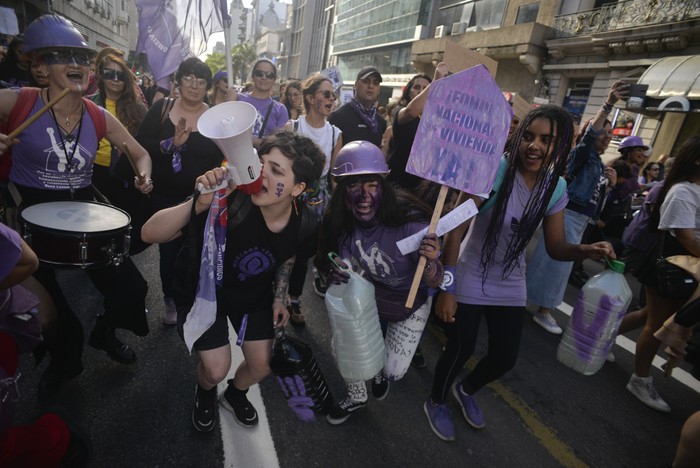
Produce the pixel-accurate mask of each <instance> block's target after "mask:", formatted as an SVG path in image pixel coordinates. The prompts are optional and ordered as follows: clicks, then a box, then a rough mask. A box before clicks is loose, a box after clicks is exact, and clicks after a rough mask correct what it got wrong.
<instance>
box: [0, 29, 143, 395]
mask: <svg viewBox="0 0 700 468" xmlns="http://www.w3.org/2000/svg"><path fill="white" fill-rule="evenodd" d="M24 52H25V53H26V54H28V55H30V57H31V59H32V60H36V61H37V64H38V66H39V67H41V68H42V69H43V70H44V71H45V72H46V73H47V74H48V87H47V88H45V89H43V90H41V92H40V93H39V94H38V95H36V96H35V95H32V96H31V97H29V98H28V99H35V100H36V101H35V104H34V105H33V107H32V109H31V111H30V116H31V115H34V114H39V117H38V119H37V121H36V122H34V123H32V124H30V125H29V126H28V127H26V128H25V129H24V130H22V131H21V132H20V133H19V134H18V135H17V138H14V139H10V138H9V137H8V136H7V135H5V134H0V157H1V156H2V154H4V153H6V152H7V150H8V149H9V147H10V146H12V168H11V170H10V174H9V179H10V182H11V184H12V185H14V186H15V187H16V188H17V192H18V193H19V195H20V196H21V199H22V200H21V205H20V206H21V208H26V207H28V206H30V205H35V204H42V203H46V202H51V201H73V202H76V203H85V202H87V201H92V200H94V197H95V193H94V190H93V188H92V185H91V183H92V176H93V167H94V161H95V155H96V153H97V148H98V143H99V142H98V132H99V133H101V132H102V130H98V129H101V128H104V137H105V138H106V139H107V140H108V141H109V142H110V144H111V145H113V146H115V147H116V148H118V149H119V150H121V151H125V152H126V153H127V154H129V155H130V156H131V157H130V159H131V162H132V164H133V166H134V167H135V168H136V171H137V173H138V175H139V177H138V178H137V179H136V181H135V185H136V187H137V188H138V189H139V190H140V191H141V192H143V193H149V192H150V191H151V190H152V189H153V181H152V180H151V158H150V157H149V155H148V153H147V152H146V150H144V149H143V148H142V147H141V146H140V145H139V144H138V143H137V142H136V140H135V139H134V138H133V137H132V136H131V135H130V134H129V132H128V131H127V130H126V129H125V128H124V126H123V125H122V124H121V123H120V122H119V120H117V119H116V118H115V117H114V116H112V115H111V114H109V113H107V112H104V109H100V108H99V107H98V106H96V105H95V104H94V103H92V102H90V101H88V100H84V99H83V97H82V93H83V92H84V91H85V89H86V88H87V84H88V75H89V72H90V60H91V59H92V57H93V56H94V55H95V51H94V50H93V49H92V48H90V47H89V46H88V44H87V43H86V42H85V39H84V38H83V36H82V34H80V32H79V31H78V30H77V29H76V28H75V27H74V26H73V25H72V24H71V23H70V21H68V20H66V19H65V18H63V17H61V16H58V15H44V16H41V17H39V18H38V19H36V20H35V21H33V22H32V23H31V24H29V26H27V28H26V30H25V47H24ZM65 88H68V90H69V92H68V94H67V95H66V96H65V97H63V99H61V100H60V101H58V103H56V104H55V105H54V106H53V107H52V108H50V109H49V110H48V111H46V112H43V108H44V106H45V104H46V103H48V102H49V101H51V99H53V98H55V97H56V96H58V95H59V94H60V93H61V91H62V90H64V89H65ZM25 95H27V96H28V94H25ZM17 101H18V93H17V91H15V90H2V91H0V119H3V120H6V119H7V118H8V117H9V116H10V113H11V111H12V109H13V107H14V105H15V103H17ZM42 112H43V113H42ZM127 148H128V151H126V150H127ZM17 202H18V203H19V200H17ZM40 260H41V258H40ZM85 271H86V273H87V274H88V276H89V277H90V279H91V280H92V282H93V284H94V285H95V286H96V288H97V289H98V290H99V291H100V292H101V293H102V294H103V296H104V309H105V312H104V315H102V316H98V317H97V324H96V326H95V329H94V330H93V332H92V333H91V335H90V340H89V343H90V345H91V346H92V347H94V348H97V349H102V350H104V351H106V352H107V354H108V355H109V356H110V357H111V358H112V359H113V360H115V361H117V362H121V363H125V364H128V363H133V362H134V361H136V355H135V353H134V351H133V350H132V349H131V348H129V346H127V345H126V344H124V343H122V342H121V341H120V340H119V339H118V338H117V337H116V335H115V328H116V327H117V326H119V327H120V328H127V329H129V330H131V331H133V332H134V333H137V334H139V335H145V334H146V333H148V324H147V322H146V317H145V297H146V292H147V289H148V288H147V285H146V282H145V280H144V279H143V277H142V276H141V274H140V273H139V271H138V269H136V267H135V266H134V264H133V262H132V261H131V260H130V259H129V258H128V257H127V258H125V259H123V261H122V262H121V265H120V266H119V269H117V268H116V267H115V266H114V264H113V262H110V261H105V262H104V266H102V267H101V268H96V269H90V270H85ZM35 277H36V278H37V279H38V280H39V282H41V283H42V285H43V286H44V287H45V289H46V290H47V291H48V292H49V294H50V295H51V298H52V299H53V302H54V303H55V305H56V308H57V324H56V332H55V333H54V334H53V335H49V336H50V337H51V338H50V339H47V340H46V347H47V349H48V351H49V354H50V356H51V362H50V363H49V366H48V367H47V369H46V371H45V372H44V374H43V376H42V378H41V380H40V382H39V394H40V397H49V396H52V395H54V394H56V393H58V391H60V389H61V386H62V384H63V383H64V382H65V380H67V379H68V378H73V377H75V376H77V375H78V374H80V373H81V372H82V370H83V365H82V348H83V342H84V331H83V327H82V324H81V322H80V320H79V319H78V318H77V316H76V314H75V312H73V310H72V309H71V307H70V306H69V305H68V302H67V301H66V298H65V297H64V295H63V292H62V290H61V287H60V286H59V284H58V282H57V281H56V276H55V271H54V270H53V269H51V268H47V267H45V266H43V265H42V266H40V267H39V269H38V270H37V272H36V273H35ZM125 291H128V292H129V294H124V293H125ZM127 317H128V318H127ZM118 318H120V319H122V320H121V322H119V323H117V320H119V319H118Z"/></svg>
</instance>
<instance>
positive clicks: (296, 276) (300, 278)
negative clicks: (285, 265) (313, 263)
mask: <svg viewBox="0 0 700 468" xmlns="http://www.w3.org/2000/svg"><path fill="white" fill-rule="evenodd" d="M307 271H309V259H308V258H301V257H297V258H296V260H295V261H294V267H293V268H292V272H291V273H290V274H289V290H288V293H289V295H290V296H291V297H299V296H301V293H302V292H303V291H304V283H305V282H306V272H307Z"/></svg>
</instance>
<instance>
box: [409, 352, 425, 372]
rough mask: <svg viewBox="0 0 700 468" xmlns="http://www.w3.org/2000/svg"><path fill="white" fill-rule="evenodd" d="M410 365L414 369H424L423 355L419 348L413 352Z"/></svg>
mask: <svg viewBox="0 0 700 468" xmlns="http://www.w3.org/2000/svg"><path fill="white" fill-rule="evenodd" d="M411 365H412V366H413V367H415V368H416V369H425V367H426V364H425V357H423V353H422V352H421V350H420V348H416V352H415V353H414V354H413V359H411Z"/></svg>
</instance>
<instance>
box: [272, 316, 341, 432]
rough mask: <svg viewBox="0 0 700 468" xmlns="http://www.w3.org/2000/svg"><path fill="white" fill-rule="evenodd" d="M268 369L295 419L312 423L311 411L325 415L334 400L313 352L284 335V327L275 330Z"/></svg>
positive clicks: (312, 414)
mask: <svg viewBox="0 0 700 468" xmlns="http://www.w3.org/2000/svg"><path fill="white" fill-rule="evenodd" d="M270 368H271V369H272V372H273V373H274V374H275V380H277V384H278V385H279V386H280V388H281V389H282V393H283V394H284V396H285V398H286V399H287V404H288V405H289V406H290V407H291V408H292V410H293V411H294V413H295V414H296V416H297V418H299V419H300V420H302V421H307V422H311V421H315V420H316V418H315V416H314V411H316V412H319V413H327V412H328V410H329V409H330V408H331V406H332V405H333V397H332V395H331V392H330V390H328V385H327V384H326V379H325V378H324V377H323V374H322V373H321V369H320V368H319V367H318V364H316V359H314V355H313V352H312V351H311V348H310V347H309V345H307V344H306V343H303V342H302V341H300V340H297V339H295V338H292V337H291V336H287V334H286V333H285V331H284V328H278V329H277V330H276V331H275V342H274V344H273V346H272V358H271V359H270Z"/></svg>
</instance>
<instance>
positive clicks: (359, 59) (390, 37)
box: [329, 0, 435, 102]
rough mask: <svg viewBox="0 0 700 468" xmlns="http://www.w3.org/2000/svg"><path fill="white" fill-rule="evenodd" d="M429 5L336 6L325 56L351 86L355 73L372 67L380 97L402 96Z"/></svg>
mask: <svg viewBox="0 0 700 468" xmlns="http://www.w3.org/2000/svg"><path fill="white" fill-rule="evenodd" d="M434 4H435V2H434V0H388V1H383V2H377V1H373V0H337V1H336V2H335V11H334V20H333V34H332V41H331V44H330V50H329V53H330V56H331V57H332V58H331V60H332V62H333V64H335V65H336V66H337V67H338V69H339V70H340V72H341V75H342V76H343V79H344V82H345V84H346V85H347V86H350V85H351V84H352V83H353V82H354V81H355V77H356V76H357V73H358V72H359V70H360V69H361V68H362V67H363V66H365V65H374V66H375V67H377V68H378V69H379V70H380V71H381V73H382V77H383V78H384V81H383V83H382V88H383V89H382V97H381V98H380V101H382V102H386V100H387V99H388V97H390V96H391V95H394V96H395V95H397V94H400V93H401V87H403V86H404V85H405V84H406V83H407V82H408V80H410V79H411V77H412V76H413V75H414V74H415V73H416V70H415V68H414V66H413V65H412V63H411V47H412V44H413V43H414V41H416V40H418V39H420V38H421V37H424V36H423V35H424V34H426V33H427V29H428V27H429V24H430V21H431V14H432V11H433V5H434Z"/></svg>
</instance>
